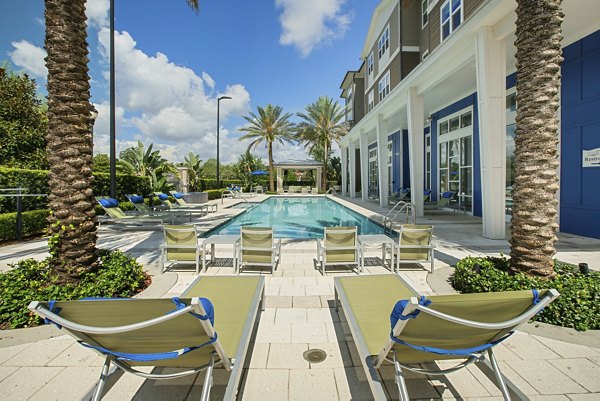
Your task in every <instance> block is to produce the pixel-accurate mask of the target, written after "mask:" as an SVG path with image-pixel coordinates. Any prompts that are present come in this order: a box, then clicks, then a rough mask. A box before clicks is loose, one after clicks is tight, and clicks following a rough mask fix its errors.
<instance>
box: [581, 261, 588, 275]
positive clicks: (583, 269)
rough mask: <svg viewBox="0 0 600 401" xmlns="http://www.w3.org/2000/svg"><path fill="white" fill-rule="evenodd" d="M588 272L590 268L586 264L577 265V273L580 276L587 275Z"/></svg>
mask: <svg viewBox="0 0 600 401" xmlns="http://www.w3.org/2000/svg"><path fill="white" fill-rule="evenodd" d="M589 272H590V268H589V266H588V264H587V263H580V264H579V273H581V274H589Z"/></svg>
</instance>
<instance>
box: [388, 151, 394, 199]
mask: <svg viewBox="0 0 600 401" xmlns="http://www.w3.org/2000/svg"><path fill="white" fill-rule="evenodd" d="M393 149H394V146H393V143H392V141H388V143H387V154H388V160H387V166H388V196H390V195H392V193H393V192H394V184H393V181H394V180H393V178H394V177H393V171H392V165H393V162H392V160H393V157H394V150H393Z"/></svg>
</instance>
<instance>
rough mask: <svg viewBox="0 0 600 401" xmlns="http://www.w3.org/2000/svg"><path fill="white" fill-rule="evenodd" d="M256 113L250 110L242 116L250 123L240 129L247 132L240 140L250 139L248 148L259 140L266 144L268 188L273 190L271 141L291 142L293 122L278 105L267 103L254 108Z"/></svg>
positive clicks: (258, 142)
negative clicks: (246, 114) (248, 113)
mask: <svg viewBox="0 0 600 401" xmlns="http://www.w3.org/2000/svg"><path fill="white" fill-rule="evenodd" d="M256 110H257V111H258V115H256V114H254V113H252V112H250V115H248V116H244V119H245V120H246V121H248V122H249V123H250V125H249V126H248V127H244V128H242V129H240V131H243V132H247V134H246V135H243V136H242V137H240V141H244V140H246V139H251V140H252V142H250V145H248V150H251V149H252V148H256V147H257V146H258V145H259V144H260V143H261V142H263V141H264V142H265V144H266V146H267V156H268V157H269V188H270V191H271V192H273V191H275V179H274V177H273V143H275V142H279V143H281V144H283V143H285V142H291V141H293V140H294V135H293V124H292V123H291V122H290V121H289V119H290V117H291V116H292V115H291V114H290V113H285V114H282V113H283V109H282V108H281V107H280V106H273V105H272V104H267V105H266V106H265V107H264V108H263V107H260V106H258V107H257V108H256Z"/></svg>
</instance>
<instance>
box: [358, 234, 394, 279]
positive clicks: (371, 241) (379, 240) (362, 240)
mask: <svg viewBox="0 0 600 401" xmlns="http://www.w3.org/2000/svg"><path fill="white" fill-rule="evenodd" d="M358 244H359V245H360V246H361V248H362V251H361V253H360V254H361V256H360V272H361V273H362V271H363V269H364V266H365V250H364V248H365V247H367V246H379V245H381V260H382V261H383V263H384V265H385V250H386V249H387V247H388V246H389V247H390V250H391V252H392V254H391V257H390V270H391V271H392V272H395V271H396V264H395V263H394V251H395V248H396V241H394V240H393V239H392V238H390V237H388V236H387V235H384V234H365V235H359V236H358Z"/></svg>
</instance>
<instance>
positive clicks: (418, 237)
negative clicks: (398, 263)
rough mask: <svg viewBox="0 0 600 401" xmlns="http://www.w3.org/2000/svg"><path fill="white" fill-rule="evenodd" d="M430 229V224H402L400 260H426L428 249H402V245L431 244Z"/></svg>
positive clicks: (431, 227)
mask: <svg viewBox="0 0 600 401" xmlns="http://www.w3.org/2000/svg"><path fill="white" fill-rule="evenodd" d="M432 229H433V226H430V225H418V224H403V225H402V229H401V231H400V260H428V256H429V249H427V248H423V249H418V248H404V249H403V248H402V245H431V231H432ZM412 230H415V231H412ZM416 230H418V231H416Z"/></svg>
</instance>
